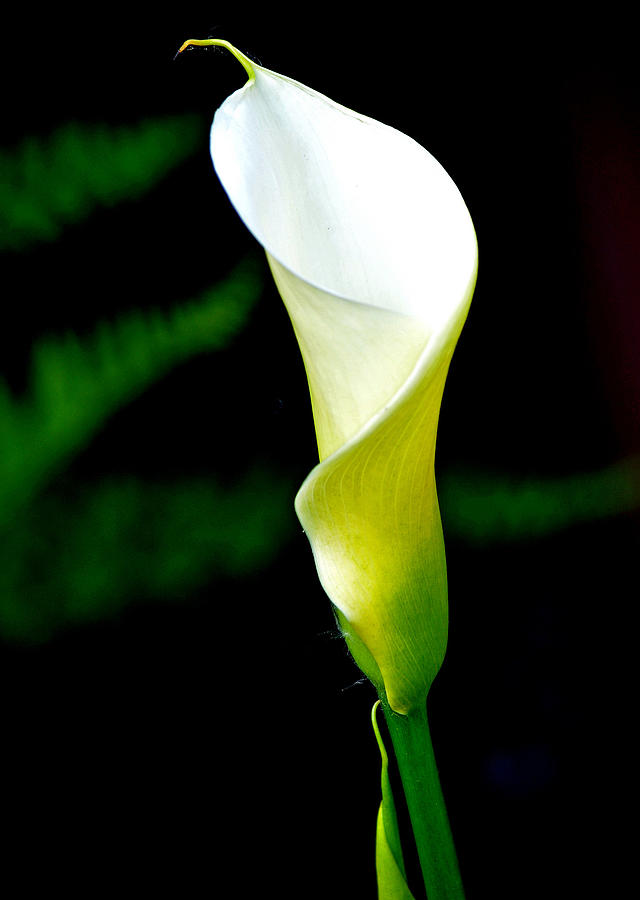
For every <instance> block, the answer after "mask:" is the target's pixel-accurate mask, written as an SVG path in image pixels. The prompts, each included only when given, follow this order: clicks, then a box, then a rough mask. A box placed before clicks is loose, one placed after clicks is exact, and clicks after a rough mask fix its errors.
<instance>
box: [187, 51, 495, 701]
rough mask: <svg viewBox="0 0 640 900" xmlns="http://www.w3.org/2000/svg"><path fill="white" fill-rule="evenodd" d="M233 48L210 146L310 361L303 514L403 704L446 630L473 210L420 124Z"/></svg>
mask: <svg viewBox="0 0 640 900" xmlns="http://www.w3.org/2000/svg"><path fill="white" fill-rule="evenodd" d="M194 43H197V42H194ZM203 43H204V42H203ZM209 43H211V42H209ZM215 43H218V44H220V43H223V44H224V42H220V41H215ZM225 46H228V47H229V45H226V44H225ZM229 49H231V50H232V52H234V54H235V55H236V56H237V57H238V58H239V59H240V61H241V62H242V63H243V65H245V68H246V69H247V72H248V73H249V75H250V78H249V81H248V82H247V83H246V84H245V86H244V87H243V88H241V89H240V90H238V91H236V92H235V93H234V94H233V95H232V96H230V97H229V98H228V99H227V100H226V101H225V102H224V103H223V105H222V106H221V107H220V109H218V111H217V112H216V114H215V118H214V122H213V126H212V130H211V155H212V159H213V164H214V166H215V170H216V172H217V174H218V176H219V178H220V180H221V182H222V184H223V186H224V188H225V190H226V192H227V194H228V195H229V198H230V200H231V202H232V204H233V205H234V206H235V208H236V210H237V212H238V213H239V215H240V216H241V218H242V219H243V220H244V222H245V224H246V225H247V227H248V228H249V230H250V231H251V232H252V233H253V234H254V236H255V237H256V238H257V240H258V241H259V242H260V243H261V244H262V246H263V247H264V249H265V250H266V254H267V258H268V261H269V265H270V266H271V270H272V272H273V276H274V279H275V281H276V284H277V287H278V289H279V291H280V294H281V296H282V298H283V300H284V303H285V305H286V307H287V310H288V312H289V315H290V317H291V321H292V323H293V328H294V330H295V334H296V337H297V339H298V342H299V345H300V349H301V352H302V356H303V359H304V364H305V367H306V371H307V376H308V381H309V388H310V393H311V400H312V407H313V416H314V420H315V427H316V433H317V439H318V447H319V455H320V460H321V462H320V463H319V465H317V466H316V467H315V468H314V469H313V471H312V472H311V473H310V475H309V476H308V478H307V479H306V481H305V482H304V484H303V485H302V487H301V489H300V491H299V493H298V496H297V498H296V510H297V513H298V516H299V518H300V521H301V523H302V525H303V528H304V530H305V532H306V534H307V536H308V538H309V540H310V542H311V547H312V549H313V554H314V558H315V562H316V565H317V569H318V574H319V577H320V580H321V582H322V585H323V586H324V589H325V590H326V592H327V594H328V595H329V597H330V599H331V601H332V603H333V604H334V606H335V608H336V610H337V613H338V619H339V622H340V624H341V627H342V629H343V632H344V634H345V636H346V638H347V642H348V644H349V647H350V649H351V652H352V653H353V655H354V657H355V659H356V661H357V662H358V664H359V665H360V667H361V668H362V669H363V670H364V671H365V673H366V674H367V675H368V676H369V677H370V678H371V680H372V681H373V682H374V684H375V685H376V687H377V688H378V689H379V690H384V691H385V692H386V696H387V699H388V702H389V704H390V706H391V708H392V709H394V710H395V711H396V712H399V713H402V714H407V713H409V712H411V711H412V710H413V709H415V708H417V707H418V706H420V705H421V704H423V702H424V699H425V698H426V694H427V692H428V689H429V687H430V685H431V682H432V681H433V678H434V677H435V675H436V673H437V671H438V669H439V668H440V665H441V663H442V660H443V657H444V653H445V648H446V642H447V623H448V614H447V583H446V565H445V554H444V544H443V537H442V528H441V523H440V513H439V509H438V501H437V496H436V483H435V474H434V459H435V445H436V431H437V424H438V415H439V411H440V404H441V399H442V392H443V389H444V384H445V378H446V374H447V370H448V366H449V362H450V360H451V356H452V353H453V350H454V347H455V344H456V341H457V339H458V336H459V334H460V330H461V328H462V325H463V323H464V321H465V318H466V315H467V311H468V308H469V304H470V302H471V296H472V293H473V289H474V286H475V279H476V271H477V245H476V238H475V232H474V228H473V224H472V221H471V218H470V215H469V212H468V210H467V208H466V206H465V203H464V201H463V199H462V197H461V195H460V192H459V191H458V189H457V188H456V186H455V184H454V183H453V181H452V180H451V178H450V177H449V175H448V174H447V173H446V172H445V170H444V169H443V168H442V166H441V165H440V164H439V163H438V162H436V160H435V159H434V158H433V157H432V156H431V155H430V154H429V153H428V152H427V150H425V149H424V148H423V147H422V146H420V145H419V144H418V143H416V142H415V141H414V140H412V139H411V138H410V137H408V136H406V135H405V134H402V133H401V132H400V131H397V130H396V129H394V128H391V127H389V126H387V125H383V124H382V123H380V122H377V121H375V120H374V119H371V118H368V117H367V116H363V115H360V114H358V113H356V112H353V111H352V110H350V109H346V108H345V107H343V106H340V105H339V104H337V103H334V102H333V101H332V100H330V99H328V98H327V97H325V96H323V95H322V94H319V93H317V92H316V91H314V90H311V89H310V88H308V87H306V86H305V85H303V84H299V83H298V82H296V81H293V80H292V79H290V78H286V77H284V76H282V75H279V74H277V73H275V72H272V71H269V70H268V69H264V68H262V67H261V66H258V65H256V64H255V63H252V62H250V61H249V60H248V59H246V57H244V56H242V54H240V53H239V52H238V51H236V50H235V49H234V48H231V47H229Z"/></svg>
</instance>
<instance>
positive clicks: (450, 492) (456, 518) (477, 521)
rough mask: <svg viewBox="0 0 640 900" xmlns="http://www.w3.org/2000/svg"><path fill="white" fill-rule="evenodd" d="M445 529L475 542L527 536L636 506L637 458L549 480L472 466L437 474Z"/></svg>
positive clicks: (639, 496) (639, 504) (639, 502)
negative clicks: (517, 475) (526, 477)
mask: <svg viewBox="0 0 640 900" xmlns="http://www.w3.org/2000/svg"><path fill="white" fill-rule="evenodd" d="M439 494H440V500H441V505H442V510H443V519H444V524H445V531H446V533H447V534H448V535H451V536H452V537H453V536H455V537H457V538H460V539H462V540H466V541H469V542H471V543H476V544H488V543H495V542H500V541H521V540H531V539H532V538H535V537H540V536H544V535H548V534H553V533H556V532H559V531H562V530H563V529H566V528H569V527H570V526H574V525H577V524H580V523H581V522H591V521H597V520H599V519H604V518H607V517H608V516H615V515H619V514H622V513H627V512H631V511H633V510H637V509H639V508H640V459H633V458H632V459H628V460H623V461H621V462H619V463H616V464H614V465H612V466H609V467H607V468H605V469H602V470H601V471H597V472H583V473H578V474H572V475H567V476H564V477H562V478H553V479H540V478H538V479H518V478H516V477H515V476H508V475H501V474H495V473H494V474H489V473H481V472H474V471H465V472H463V471H459V472H448V473H445V474H444V476H443V477H442V478H441V479H439Z"/></svg>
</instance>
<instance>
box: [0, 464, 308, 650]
mask: <svg viewBox="0 0 640 900" xmlns="http://www.w3.org/2000/svg"><path fill="white" fill-rule="evenodd" d="M294 491H295V485H294V484H293V482H292V481H291V479H287V478H285V477H283V476H282V475H281V474H278V473H275V472H270V471H266V470H263V469H262V468H258V467H256V468H255V469H253V470H252V471H250V472H249V473H247V474H246V475H245V476H244V477H243V478H242V479H241V481H240V482H239V483H238V484H235V485H233V486H230V487H226V488H223V487H222V486H220V485H219V484H217V483H216V482H214V481H213V480H212V479H211V478H204V477H201V478H194V479H192V480H185V481H182V482H154V483H150V482H145V481H141V480H139V479H136V478H133V477H127V478H123V479H108V480H105V481H103V482H101V483H98V484H95V485H84V486H82V485H73V484H72V483H66V484H65V483H64V480H63V483H62V484H61V485H58V486H57V487H56V489H55V490H49V491H46V492H44V493H43V494H42V495H41V496H40V497H38V498H37V499H36V500H35V501H34V502H33V503H32V504H30V505H29V506H28V507H26V508H25V509H24V510H22V511H21V513H20V514H18V515H17V516H15V517H14V521H13V523H12V527H11V528H10V529H7V530H6V532H5V533H4V535H3V537H2V541H1V543H0V634H1V635H2V636H3V637H5V638H8V639H10V640H19V641H21V642H30V643H32V642H36V641H42V640H46V639H48V638H50V637H52V636H53V635H55V634H56V633H57V632H59V631H60V629H61V628H63V627H68V626H73V625H79V624H83V623H87V622H94V621H97V620H100V619H104V618H106V617H110V616H113V615H117V614H119V613H120V612H121V611H122V610H123V609H124V608H125V607H126V606H127V605H128V604H130V603H131V602H132V601H138V602H139V601H149V600H151V601H153V600H155V601H158V600H179V599H182V598H185V597H188V596H189V594H190V593H191V592H193V591H196V590H197V589H199V588H202V587H203V586H205V585H210V584H211V582H212V580H213V579H216V578H225V579H234V578H240V577H246V576H247V574H250V573H252V572H255V571H259V570H260V568H261V567H262V566H264V565H266V564H268V563H269V562H270V561H271V559H272V557H273V556H275V555H276V554H277V552H278V550H280V548H281V547H282V546H283V544H284V543H285V542H286V540H287V539H288V538H289V537H291V535H292V533H293V530H294V517H293V515H292V514H291V503H292V498H293V495H294ZM211 595H212V599H213V600H215V599H216V594H215V588H211Z"/></svg>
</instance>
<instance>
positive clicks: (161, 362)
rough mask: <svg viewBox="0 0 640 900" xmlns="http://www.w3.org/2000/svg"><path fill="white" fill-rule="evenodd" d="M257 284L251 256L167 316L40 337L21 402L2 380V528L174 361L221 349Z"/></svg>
mask: <svg viewBox="0 0 640 900" xmlns="http://www.w3.org/2000/svg"><path fill="white" fill-rule="evenodd" d="M260 284H261V280H260V276H259V274H258V270H257V267H256V266H255V265H253V264H252V263H251V262H249V261H247V262H244V263H242V264H241V265H240V266H239V267H238V268H237V269H236V270H235V271H234V272H233V273H232V274H231V275H230V276H229V277H228V278H227V279H225V280H224V281H223V282H221V283H220V284H219V285H217V286H216V287H214V288H212V289H211V290H209V291H206V292H205V293H204V294H203V295H202V296H201V297H199V298H198V299H197V300H194V301H192V302H189V303H184V304H182V305H180V306H178V307H176V308H175V309H173V310H171V311H169V312H164V311H161V310H145V311H144V312H142V311H136V312H132V313H129V314H127V315H124V316H122V317H121V318H120V319H118V320H117V321H115V322H112V323H109V322H102V323H100V324H99V325H98V326H97V328H96V330H95V333H94V334H93V335H91V336H89V337H88V338H85V339H83V340H80V339H78V338H77V337H76V336H75V335H73V334H68V335H66V337H64V338H61V339H54V338H51V339H48V340H46V341H41V342H40V343H38V344H37V345H36V346H35V348H34V351H33V364H32V372H31V388H30V391H29V394H28V396H27V397H26V398H22V399H20V400H17V399H15V398H14V397H12V396H11V394H10V392H9V390H8V388H7V387H6V385H5V384H4V383H3V382H2V381H0V525H2V524H3V522H5V523H6V522H7V521H8V520H9V519H10V517H11V516H12V514H13V512H14V511H15V510H16V509H17V508H19V507H20V506H21V505H22V504H24V502H25V501H26V500H28V499H29V497H31V496H32V495H33V494H34V492H35V491H36V490H37V489H38V488H39V487H40V486H41V485H42V484H43V483H44V481H45V480H46V479H47V477H49V476H50V475H51V473H52V472H55V471H57V470H58V469H59V468H60V466H61V464H62V463H63V462H64V461H65V460H66V459H68V458H69V456H70V455H71V454H72V453H74V452H77V451H78V450H80V449H81V448H82V447H83V446H84V445H85V444H86V443H87V441H88V440H89V438H90V437H91V435H92V434H93V433H94V432H95V431H96V430H97V429H98V428H99V427H100V426H101V425H102V424H103V422H104V421H105V419H106V418H107V417H108V416H109V415H110V414H111V413H112V412H114V410H116V409H117V408H118V407H119V406H121V405H122V404H124V403H126V402H127V401H129V400H131V399H132V398H133V397H135V396H137V395H139V394H140V393H141V392H142V391H143V390H144V388H145V387H147V386H148V385H149V384H151V383H152V382H153V381H154V380H156V379H157V378H159V377H160V376H161V375H164V374H165V373H166V372H167V371H168V370H169V369H170V368H172V367H173V366H175V365H176V364H178V363H180V362H182V361H184V360H186V359H188V358H189V357H191V356H193V355H195V354H196V353H199V352H202V351H204V350H215V349H218V348H220V347H223V346H224V345H225V344H226V343H227V342H228V341H229V340H230V338H231V337H233V335H235V334H236V333H237V332H238V331H240V330H241V328H242V327H243V326H244V324H245V322H246V321H247V319H248V316H249V313H250V310H251V308H252V306H253V304H254V303H255V301H256V299H257V297H258V295H259V290H260Z"/></svg>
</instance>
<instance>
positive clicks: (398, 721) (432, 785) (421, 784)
mask: <svg viewBox="0 0 640 900" xmlns="http://www.w3.org/2000/svg"><path fill="white" fill-rule="evenodd" d="M383 708H384V712H385V717H386V720H387V725H388V727H389V734H390V736H391V741H392V743H393V748H394V750H395V754H396V760H397V763H398V769H399V771H400V778H401V779H402V786H403V788H404V793H405V797H406V801H407V807H408V809H409V816H410V818H411V825H412V827H413V834H414V837H415V842H416V847H417V850H418V857H419V859H420V866H421V868H422V875H423V878H424V884H425V888H426V891H427V898H428V900H464V890H463V888H462V879H461V878H460V870H459V868H458V859H457V857H456V851H455V847H454V845H453V837H452V835H451V827H450V825H449V818H448V816H447V810H446V807H445V805H444V797H443V796H442V788H441V787H440V779H439V778H438V769H437V767H436V760H435V756H434V755H433V746H432V744H431V735H430V734H429V723H428V721H427V711H426V708H425V709H423V710H422V711H420V710H418V711H417V712H412V713H410V714H409V715H407V716H401V715H398V714H397V713H395V712H393V711H392V710H391V709H390V708H389V706H388V704H387V703H386V702H385V700H383Z"/></svg>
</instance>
